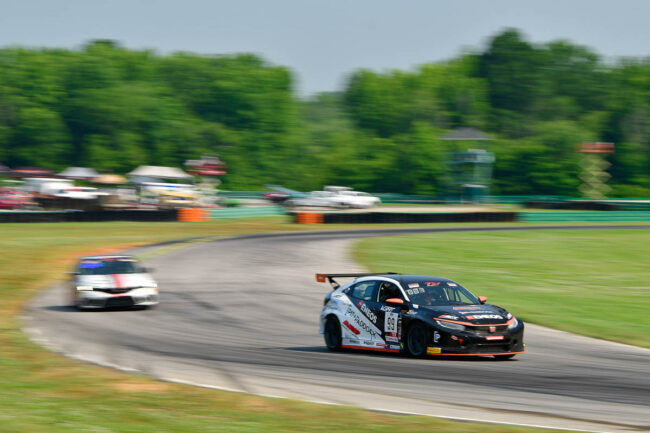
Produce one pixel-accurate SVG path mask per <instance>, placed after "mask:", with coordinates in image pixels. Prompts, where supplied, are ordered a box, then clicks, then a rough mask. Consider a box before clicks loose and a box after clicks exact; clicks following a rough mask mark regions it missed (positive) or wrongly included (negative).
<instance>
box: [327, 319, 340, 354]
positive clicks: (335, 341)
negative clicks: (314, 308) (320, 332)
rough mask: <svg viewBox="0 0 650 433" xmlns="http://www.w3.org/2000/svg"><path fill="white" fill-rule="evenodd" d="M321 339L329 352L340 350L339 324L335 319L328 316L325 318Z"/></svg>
mask: <svg viewBox="0 0 650 433" xmlns="http://www.w3.org/2000/svg"><path fill="white" fill-rule="evenodd" d="M323 337H324V338H325V345H326V346H327V348H328V349H329V350H333V351H337V350H341V324H340V323H339V320H338V319H337V318H336V317H333V316H330V317H328V318H327V321H326V322H325V333H324V336H323Z"/></svg>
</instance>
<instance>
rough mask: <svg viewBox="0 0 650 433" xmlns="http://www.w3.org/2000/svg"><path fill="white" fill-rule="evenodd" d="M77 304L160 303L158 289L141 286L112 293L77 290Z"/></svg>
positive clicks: (112, 306)
mask: <svg viewBox="0 0 650 433" xmlns="http://www.w3.org/2000/svg"><path fill="white" fill-rule="evenodd" d="M75 304H76V305H77V306H78V307H79V308H83V309H102V308H119V307H140V306H141V307H149V306H152V305H157V304H158V290H157V289H153V288H139V289H133V290H129V291H128V292H125V293H119V294H111V293H106V292H102V291H99V290H84V291H77V293H76V295H75Z"/></svg>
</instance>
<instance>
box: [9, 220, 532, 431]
mask: <svg viewBox="0 0 650 433" xmlns="http://www.w3.org/2000/svg"><path fill="white" fill-rule="evenodd" d="M284 221H285V219H283V218H267V219H255V220H252V219H251V220H240V221H236V220H229V221H227V222H226V221H211V222H204V223H76V224H73V223H59V224H2V225H0V248H1V250H2V254H1V255H0V431H2V432H3V433H13V432H16V433H18V432H20V433H41V432H43V433H58V432H61V433H63V432H65V433H70V432H84V433H86V432H98V433H105V432H106V433H110V432H124V433H143V432H152V433H153V432H155V433H164V432H170V433H171V432H173V433H190V432H192V433H193V432H197V433H199V432H200V433H210V432H287V431H295V432H303V431H304V432H315V431H323V432H330V431H337V432H364V433H365V432H391V433H394V432H432V431H433V432H444V433H475V432H476V433H478V432H481V433H499V432H513V433H514V432H532V431H535V430H534V429H530V428H517V427H504V426H498V425H484V424H476V423H460V422H451V421H446V420H441V419H436V418H428V417H403V416H388V415H383V414H378V413H373V412H367V411H362V410H358V409H353V408H344V407H334V406H324V405H316V404H310V403H304V402H297V401H290V400H280V399H269V398H262V397H255V396H250V395H245V394H236V393H228V392H221V391H212V390H207V389H201V388H194V387H189V386H183V385H178V384H172V383H163V382H159V381H155V380H153V379H149V378H146V377H143V376H136V375H128V374H124V373H120V372H117V371H114V370H110V369H106V368H101V367H97V366H92V365H88V364H85V363H82V362H80V361H75V360H71V359H68V358H65V357H63V356H60V355H57V354H54V353H51V352H48V351H47V350H45V349H43V348H41V347H39V346H36V345H34V344H32V343H31V342H30V341H29V340H28V339H27V337H26V336H25V334H23V333H22V332H21V330H20V322H19V320H18V314H19V313H20V311H21V308H22V305H23V304H24V303H25V302H26V300H27V299H28V298H29V297H30V296H32V295H33V294H34V293H35V292H36V291H37V290H40V289H42V288H43V287H44V286H45V285H47V284H49V283H52V282H53V281H55V280H57V279H61V278H62V277H63V272H64V271H66V270H69V269H70V266H71V264H72V262H73V260H74V259H75V258H76V257H77V256H79V255H81V254H88V253H99V252H109V251H115V250H116V249H117V248H125V247H130V246H136V245H142V244H146V243H152V242H158V241H163V240H168V239H174V238H182V237H191V236H209V235H213V236H228V235H233V234H237V233H247V232H268V231H288V230H305V229H314V228H317V229H325V228H327V229H334V228H351V226H334V225H328V226H327V227H324V226H297V225H294V224H288V223H286V222H284ZM354 227H356V228H358V226H354ZM373 227H377V226H373ZM393 227H394V226H393Z"/></svg>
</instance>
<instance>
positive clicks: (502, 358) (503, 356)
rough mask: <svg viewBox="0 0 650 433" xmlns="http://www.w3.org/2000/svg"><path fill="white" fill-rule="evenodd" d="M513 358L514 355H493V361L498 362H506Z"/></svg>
mask: <svg viewBox="0 0 650 433" xmlns="http://www.w3.org/2000/svg"><path fill="white" fill-rule="evenodd" d="M514 356H515V354H512V355H494V359H496V360H498V361H506V360H508V359H510V358H512V357H514Z"/></svg>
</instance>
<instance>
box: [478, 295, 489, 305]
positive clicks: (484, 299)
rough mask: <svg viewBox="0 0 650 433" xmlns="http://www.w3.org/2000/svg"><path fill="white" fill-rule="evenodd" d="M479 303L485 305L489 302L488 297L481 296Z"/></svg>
mask: <svg viewBox="0 0 650 433" xmlns="http://www.w3.org/2000/svg"><path fill="white" fill-rule="evenodd" d="M478 301H479V302H480V303H481V304H485V303H486V302H487V296H479V297H478Z"/></svg>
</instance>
